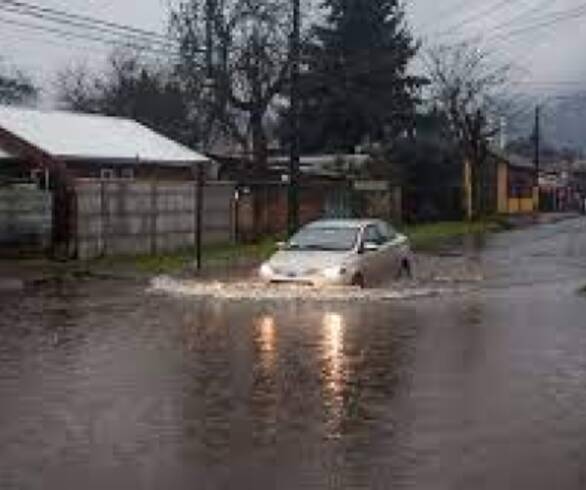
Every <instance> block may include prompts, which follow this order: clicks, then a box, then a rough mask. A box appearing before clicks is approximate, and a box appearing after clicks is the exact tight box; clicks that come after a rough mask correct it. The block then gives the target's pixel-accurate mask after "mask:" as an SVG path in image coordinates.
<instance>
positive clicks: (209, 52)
mask: <svg viewBox="0 0 586 490" xmlns="http://www.w3.org/2000/svg"><path fill="white" fill-rule="evenodd" d="M213 15H214V0H206V18H205V27H206V80H205V87H204V89H205V91H206V96H207V97H209V106H208V110H209V114H208V115H207V117H208V121H207V125H206V126H207V127H206V128H204V131H205V133H204V142H203V147H204V153H207V152H209V149H210V140H211V126H212V118H213V114H212V97H213V96H214V95H213V89H214V87H213V80H214V78H213V77H214V68H213V31H212V26H213ZM203 165H205V164H204V163H201V162H200V163H198V164H197V172H196V175H197V188H196V198H195V199H196V200H195V226H196V230H195V254H196V258H195V262H196V268H197V270H198V271H201V268H202V257H201V256H202V232H203V230H202V228H203V194H204V188H205V187H204V180H205V170H204V168H203Z"/></svg>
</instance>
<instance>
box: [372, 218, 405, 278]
mask: <svg viewBox="0 0 586 490" xmlns="http://www.w3.org/2000/svg"><path fill="white" fill-rule="evenodd" d="M377 227H378V229H379V233H380V234H381V236H382V237H383V243H382V245H381V255H382V257H381V263H382V266H381V267H384V271H385V274H386V276H387V277H386V278H393V277H395V275H396V274H397V272H398V271H399V270H400V267H401V253H400V250H399V243H398V241H397V239H398V238H399V234H398V233H397V232H396V231H395V230H394V228H392V227H391V226H390V225H388V224H387V223H385V222H384V221H380V222H378V223H377Z"/></svg>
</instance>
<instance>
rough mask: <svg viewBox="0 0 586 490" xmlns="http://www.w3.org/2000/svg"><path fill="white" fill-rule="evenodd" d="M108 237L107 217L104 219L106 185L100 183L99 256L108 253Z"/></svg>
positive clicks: (102, 182)
mask: <svg viewBox="0 0 586 490" xmlns="http://www.w3.org/2000/svg"><path fill="white" fill-rule="evenodd" d="M107 236H108V227H107V217H106V183H105V182H104V181H103V180H101V181H100V236H99V237H98V244H100V243H101V250H100V255H102V256H105V255H106V254H107V252H108V247H107V246H106V239H107Z"/></svg>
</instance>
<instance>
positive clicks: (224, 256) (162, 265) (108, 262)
mask: <svg viewBox="0 0 586 490" xmlns="http://www.w3.org/2000/svg"><path fill="white" fill-rule="evenodd" d="M276 244H277V240H276V239H274V238H266V239H264V240H261V241H259V242H258V243H252V244H238V245H235V244H225V245H215V246H206V247H204V249H203V250H202V262H203V266H204V268H205V267H228V266H234V265H238V264H243V265H246V264H252V263H256V262H261V261H263V260H265V259H267V258H268V257H269V256H270V255H271V254H272V253H273V252H274V251H275V250H276V248H277V246H276ZM195 261H196V251H195V250H194V249H187V250H184V251H181V252H176V253H169V254H160V255H148V254H144V255H131V256H117V257H103V258H100V259H96V260H94V261H91V262H90V263H88V264H87V268H88V269H90V270H91V269H94V270H102V271H103V270H110V271H113V272H118V273H119V274H121V275H124V274H128V275H134V274H135V273H139V274H145V275H153V274H177V273H180V272H182V271H185V270H188V269H190V268H194V267H195Z"/></svg>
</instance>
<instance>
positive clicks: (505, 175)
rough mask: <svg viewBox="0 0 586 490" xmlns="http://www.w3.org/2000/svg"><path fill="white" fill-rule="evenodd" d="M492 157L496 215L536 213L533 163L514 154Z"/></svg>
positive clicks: (536, 189) (535, 183)
mask: <svg viewBox="0 0 586 490" xmlns="http://www.w3.org/2000/svg"><path fill="white" fill-rule="evenodd" d="M493 156H494V158H495V160H496V178H497V187H496V189H497V192H496V195H497V211H498V213H499V214H523V213H533V212H536V211H538V210H539V197H538V187H537V181H536V170H535V165H534V164H533V162H531V161H529V160H527V159H525V158H523V157H521V156H519V155H514V154H498V153H493Z"/></svg>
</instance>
